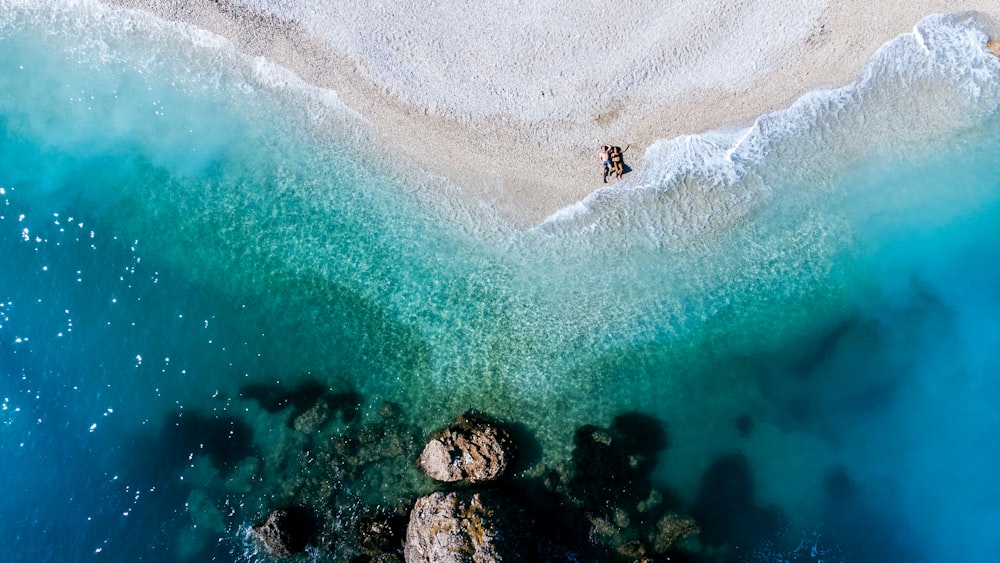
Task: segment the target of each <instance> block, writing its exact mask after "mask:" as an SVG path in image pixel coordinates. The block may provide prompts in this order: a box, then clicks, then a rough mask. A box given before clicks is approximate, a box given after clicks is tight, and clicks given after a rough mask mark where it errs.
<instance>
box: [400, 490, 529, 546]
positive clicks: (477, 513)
mask: <svg viewBox="0 0 1000 563" xmlns="http://www.w3.org/2000/svg"><path fill="white" fill-rule="evenodd" d="M519 520H520V516H519V515H517V514H516V513H515V511H514V510H513V509H512V508H511V507H510V505H509V504H508V503H507V502H506V501H504V499H503V498H501V497H497V496H491V495H489V494H488V493H479V492H471V491H460V492H453V493H442V492H437V493H432V494H430V495H428V496H425V497H421V498H419V499H417V502H416V503H415V504H414V506H413V510H412V511H411V512H410V522H409V525H408V526H407V529H406V548H405V551H404V555H405V557H406V561H407V563H452V562H454V563H458V562H462V563H467V562H470V561H474V562H476V563H492V562H498V561H514V560H516V559H517V558H518V556H519V553H520V550H519V549H518V542H519V541H520V535H519V534H518V533H517V532H516V531H515V529H514V526H515V523H516V522H519Z"/></svg>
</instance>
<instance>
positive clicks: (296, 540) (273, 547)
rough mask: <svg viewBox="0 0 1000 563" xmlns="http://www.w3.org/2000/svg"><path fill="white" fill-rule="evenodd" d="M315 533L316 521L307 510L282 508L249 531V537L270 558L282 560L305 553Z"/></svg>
mask: <svg viewBox="0 0 1000 563" xmlns="http://www.w3.org/2000/svg"><path fill="white" fill-rule="evenodd" d="M315 532H316V521H315V518H314V517H313V515H312V514H310V513H309V511H308V510H307V509H304V508H299V507H291V508H282V509H278V510H275V511H273V512H271V514H270V516H268V517H267V520H265V521H264V523H263V524H260V525H259V526H254V527H253V528H251V530H250V535H251V536H252V537H253V538H254V539H255V540H256V541H257V542H258V543H259V544H261V546H262V547H263V548H264V550H265V551H267V552H268V554H269V555H271V556H272V557H277V558H284V557H290V556H292V555H293V554H296V553H300V552H302V551H305V549H306V545H307V544H308V543H309V541H310V540H311V539H312V537H313V535H315Z"/></svg>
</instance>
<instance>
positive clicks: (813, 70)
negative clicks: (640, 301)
mask: <svg viewBox="0 0 1000 563" xmlns="http://www.w3.org/2000/svg"><path fill="white" fill-rule="evenodd" d="M103 1H104V2H106V3H107V4H110V5H115V6H126V7H132V8H140V9H143V10H147V11H150V12H153V13H155V14H157V15H159V16H161V17H165V18H167V19H172V20H179V21H185V22H188V23H192V24H194V25H197V26H199V27H202V28H204V29H207V30H209V31H212V32H214V33H217V34H219V35H222V36H224V37H226V38H228V39H230V40H231V41H232V42H233V43H234V44H235V45H236V46H237V48H239V49H240V50H242V51H244V52H246V53H248V54H251V55H255V56H264V57H266V58H268V59H270V60H272V61H274V62H276V63H278V64H280V65H282V66H285V67H288V68H290V69H291V70H292V71H293V72H295V73H296V74H297V75H299V76H300V77H302V78H303V79H304V80H306V81H307V82H310V83H313V84H316V85H318V86H321V87H324V88H330V89H333V90H335V91H336V92H337V94H338V96H339V97H340V99H341V100H343V101H344V102H345V103H346V104H347V105H348V106H350V107H351V108H353V109H354V110H356V111H358V112H359V113H361V114H362V115H364V116H365V117H366V118H367V119H369V120H370V121H371V122H373V123H374V125H375V127H376V128H377V130H378V134H379V135H380V136H381V137H382V139H383V140H384V142H385V144H386V145H387V146H388V147H390V148H391V149H393V150H396V151H399V152H401V153H403V154H406V155H409V157H411V158H412V159H413V160H414V161H415V162H416V163H417V164H418V165H420V166H421V167H423V168H425V169H426V170H428V171H431V172H432V173H436V174H440V175H443V176H445V177H447V178H450V179H451V180H452V181H453V182H454V183H456V184H457V185H458V186H460V188H461V191H460V193H461V194H462V195H461V196H460V197H468V198H470V199H471V200H472V203H473V204H478V203H480V202H485V203H486V204H488V205H490V206H491V207H493V209H495V210H496V212H497V213H499V214H500V215H501V216H503V217H505V218H507V219H508V220H510V221H511V222H512V223H513V224H514V225H516V226H520V227H526V226H530V225H533V224H536V223H538V222H540V221H541V220H543V219H544V218H545V217H547V216H548V215H550V214H551V213H553V212H555V211H556V210H558V209H560V208H562V207H564V206H567V205H569V204H572V203H573V202H575V201H578V200H580V199H582V198H584V197H585V196H587V195H588V194H589V193H590V192H592V191H593V190H595V189H598V188H599V187H601V186H602V185H603V184H602V183H601V179H600V168H599V163H598V160H597V151H598V146H599V145H600V144H602V143H611V144H618V145H622V146H624V145H626V144H631V145H632V149H631V150H630V151H629V153H628V154H626V157H627V158H626V161H627V162H628V164H629V165H630V166H632V167H633V168H638V167H641V166H642V156H643V151H644V149H645V148H646V146H648V145H649V144H651V143H652V142H653V141H655V140H657V139H661V138H669V137H675V136H677V135H682V134H688V133H698V132H702V131H706V130H710V129H716V128H719V127H724V126H728V125H747V124H749V123H751V122H752V121H753V119H754V118H756V117H757V116H759V115H761V114H764V113H767V112H770V111H774V110H777V109H781V108H784V107H787V106H788V105H790V104H791V103H792V102H793V101H794V100H795V99H797V98H798V97H799V96H801V95H802V94H804V93H805V92H807V91H809V90H811V89H814V88H817V87H824V86H825V87H837V86H843V85H845V84H847V83H849V82H851V81H852V80H853V79H854V78H855V77H856V76H857V75H858V73H859V72H860V70H861V68H862V67H863V65H864V64H865V62H866V61H867V60H868V58H869V57H870V56H871V55H872V54H873V53H874V52H875V51H876V50H877V49H878V48H879V47H880V46H881V45H882V44H884V43H885V42H886V41H888V40H890V39H892V38H893V37H895V36H897V35H899V34H901V33H905V32H908V31H910V30H911V29H912V27H913V25H914V24H915V23H916V22H917V21H918V20H919V19H921V18H922V17H924V16H926V15H928V14H931V13H934V12H951V11H958V10H967V9H969V10H976V11H979V12H982V15H981V19H982V21H984V22H985V23H986V24H987V26H988V28H989V29H990V31H992V32H994V33H993V34H992V35H993V36H994V37H995V36H996V35H997V33H995V32H996V31H997V30H1000V27H998V25H997V24H998V21H1000V3H998V2H997V0H970V1H967V2H961V3H958V2H948V1H944V0H907V1H903V0H875V1H871V2H861V1H857V0H856V1H853V2H852V1H847V0H795V1H792V0H693V1H692V0H636V1H632V2H629V1H624V2H619V3H616V4H607V3H597V2H569V1H566V0H531V1H528V0H494V1H492V2H462V1H457V0H436V1H435V0H429V1H427V2H398V3H397V2H386V1H385V0H355V1H353V2H350V3H340V2H321V1H320V0H283V1H281V2H277V1H275V0H247V1H242V2H241V1H238V0H229V1H227V0H222V1H221V2H214V1H212V0H103ZM276 4H277V5H280V6H281V8H280V13H278V12H277V11H275V9H273V8H271V7H269V5H276ZM612 5H613V6H614V10H613V13H611V12H609V10H607V9H606V6H612ZM627 179H628V176H626V180H627Z"/></svg>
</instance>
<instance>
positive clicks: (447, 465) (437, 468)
mask: <svg viewBox="0 0 1000 563" xmlns="http://www.w3.org/2000/svg"><path fill="white" fill-rule="evenodd" d="M515 454H516V447H515V446H514V441H513V440H512V439H511V437H510V434H509V433H507V431H506V430H504V429H503V428H500V427H499V426H497V425H495V424H492V423H490V422H487V421H485V420H481V419H479V418H476V417H474V416H471V415H468V414H466V415H462V416H459V417H458V418H456V419H455V422H454V423H453V424H452V425H451V426H449V427H448V428H445V429H443V430H439V431H437V432H435V433H434V434H433V435H431V438H430V441H429V442H427V445H426V446H425V447H424V451H423V453H421V454H420V459H419V460H418V462H417V465H419V466H420V469H421V470H423V472H424V473H426V474H427V475H428V476H429V477H430V478H432V479H436V480H438V481H445V482H449V483H450V482H455V481H468V482H470V483H476V482H483V481H492V480H494V479H496V478H498V477H500V476H501V475H503V473H504V472H505V471H507V469H508V468H509V467H510V466H511V465H513V463H514V456H515Z"/></svg>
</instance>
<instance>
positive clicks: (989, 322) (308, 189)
mask: <svg viewBox="0 0 1000 563" xmlns="http://www.w3.org/2000/svg"><path fill="white" fill-rule="evenodd" d="M0 8H2V10H0V14H2V15H0V45H2V46H0V52H3V53H4V55H3V56H2V57H0V127H2V129H3V131H4V133H5V134H4V136H3V138H2V141H0V189H2V193H0V202H2V204H3V207H2V208H0V260H2V264H3V267H2V268H0V376H2V380H0V381H2V387H0V400H2V401H3V404H2V411H0V420H2V421H3V427H2V431H0V451H2V453H3V456H4V459H5V460H6V463H5V468H6V471H7V474H8V475H9V477H8V478H7V479H4V480H3V482H2V484H0V493H2V494H3V496H4V497H5V498H8V499H13V500H12V502H6V503H4V506H3V508H0V516H2V517H0V538H3V539H4V540H5V541H4V544H5V545H6V546H8V547H7V550H8V553H10V555H9V557H10V558H11V559H12V560H24V561H28V560H32V561H47V560H53V561H54V560H60V561H62V560H83V559H91V558H98V557H107V558H110V559H112V560H128V559H132V560H140V559H142V560H157V561H160V560H163V561H168V560H178V559H185V558H186V559H188V560H209V559H215V560H236V561H248V560H259V559H260V558H261V555H260V554H259V553H257V552H256V550H255V549H254V547H253V545H252V544H251V543H248V542H247V541H246V540H245V538H244V531H245V529H246V526H247V525H248V524H251V523H253V522H255V521H259V520H260V519H261V518H262V517H263V516H264V515H266V513H267V511H268V510H270V509H272V508H275V507H277V506H280V505H282V504H284V503H288V502H292V501H296V502H303V499H305V500H307V501H308V500H309V499H310V498H313V499H316V498H323V499H326V500H330V499H333V500H335V501H336V503H334V504H335V505H336V506H334V507H332V508H330V507H327V512H326V515H327V516H328V517H329V520H330V521H331V522H332V523H331V524H330V526H331V528H332V529H333V530H335V531H336V533H341V532H343V530H344V529H346V528H347V527H349V524H350V522H351V521H352V518H353V514H354V513H355V512H357V511H358V510H361V508H360V507H362V506H366V505H371V504H392V503H394V502H396V501H397V500H400V499H403V500H406V499H408V498H410V497H411V496H412V495H414V494H419V493H421V492H426V491H427V490H429V487H431V485H430V484H429V483H427V482H426V480H424V479H422V478H421V477H420V476H419V475H418V474H417V473H416V470H415V468H414V467H413V465H412V459H410V458H408V457H406V455H402V454H407V455H408V454H409V453H410V452H411V450H412V447H413V444H416V443H419V441H420V440H422V439H423V436H425V435H426V434H427V433H429V432H430V431H431V430H433V429H435V428H436V427H439V426H441V425H443V424H445V423H447V421H449V420H450V419H451V418H453V417H454V416H455V415H456V414H458V413H461V412H463V411H465V410H467V409H470V408H471V409H478V410H480V411H483V412H485V413H488V414H491V415H493V416H496V417H499V418H501V419H503V420H505V421H507V422H509V423H517V424H519V425H521V426H520V427H521V428H522V429H523V431H524V433H525V434H526V435H527V434H530V435H531V436H533V438H534V440H535V441H537V447H538V452H537V455H536V456H535V457H534V459H532V460H531V462H532V463H531V466H530V467H526V468H524V475H525V476H526V477H530V476H533V475H536V474H537V473H538V472H540V471H542V470H543V468H545V467H551V466H555V465H557V464H559V463H565V462H566V461H567V460H569V459H570V457H571V456H572V455H573V450H574V436H575V432H576V429H577V428H579V427H581V426H583V425H586V424H594V425H597V426H601V427H606V426H608V425H609V424H611V423H612V420H613V419H614V418H615V417H616V416H617V415H619V414H621V413H623V412H640V413H644V414H648V415H651V416H653V417H655V419H656V420H658V421H660V423H662V429H663V433H664V436H665V441H664V444H665V449H664V450H663V451H662V452H660V453H659V455H658V460H659V463H658V464H656V465H655V470H653V471H652V473H651V477H652V479H653V481H654V482H655V483H656V484H657V486H659V487H662V488H663V489H664V490H669V491H671V492H672V493H673V495H674V496H676V499H675V500H674V501H672V502H675V503H676V508H677V509H678V510H682V511H684V512H688V513H692V514H694V515H695V517H696V518H699V519H700V520H702V525H703V538H702V542H703V544H704V545H706V546H709V547H713V546H715V547H716V551H715V553H716V554H717V555H718V554H719V553H722V554H723V555H719V557H721V558H723V559H726V558H728V559H737V560H763V561H777V560H806V559H815V558H816V557H825V558H826V559H827V560H849V561H866V560H871V561H885V560H914V561H918V560H926V561H939V560H966V561H971V560H981V559H984V558H985V557H986V554H988V553H993V552H995V548H996V547H997V540H996V539H995V534H993V533H992V530H993V529H994V527H995V524H996V520H997V518H998V516H997V514H996V509H995V508H994V507H995V506H996V504H997V502H996V500H997V499H996V497H997V496H998V493H1000V491H998V490H997V487H996V486H995V485H994V480H993V479H992V475H991V472H990V469H991V468H992V466H993V465H994V462H995V461H996V458H997V454H995V453H993V452H992V451H991V447H990V444H991V443H992V441H991V438H992V435H993V434H994V432H995V430H996V428H997V426H998V425H1000V416H998V415H997V414H996V412H995V409H993V408H992V406H991V405H992V404H993V403H994V402H995V397H996V395H997V392H998V390H1000V389H998V384H997V383H996V378H995V375H994V374H995V373H996V367H997V360H996V359H995V358H994V357H993V355H992V354H991V353H990V352H991V350H993V349H994V348H995V347H996V344H997V340H998V339H1000V331H997V330H996V329H995V327H994V324H995V323H994V318H995V317H996V313H997V311H998V309H1000V298H998V296H997V294H996V291H995V288H996V287H997V286H998V283H997V282H998V281H1000V267H998V266H996V265H995V263H996V262H997V261H996V259H995V258H996V256H997V251H998V245H1000V243H998V242H997V241H1000V237H998V236H997V234H998V233H997V230H998V229H1000V227H998V225H1000V221H998V219H1000V198H998V188H1000V175H998V171H1000V158H998V157H997V155H998V154H1000V134H998V133H997V132H998V131H1000V111H998V108H1000V93H998V92H1000V87H998V86H1000V78H998V77H1000V60H996V59H995V58H990V56H989V55H987V54H985V51H983V50H982V49H978V50H977V48H978V47H979V46H981V43H982V41H984V40H985V36H984V35H983V34H982V33H981V32H979V31H978V30H977V28H976V26H975V24H974V22H969V21H967V20H966V19H965V18H963V17H951V18H930V19H928V20H925V22H923V23H922V24H921V26H922V27H921V28H920V29H921V35H920V36H919V39H918V38H917V36H909V37H904V38H901V39H900V40H897V41H896V42H893V43H891V44H890V45H887V46H886V47H885V48H884V49H883V50H882V51H881V52H880V53H879V54H877V55H876V57H875V58H874V59H873V61H872V62H871V63H870V65H869V66H868V68H867V69H866V71H865V73H864V75H863V77H862V78H861V79H860V80H859V82H858V83H856V84H855V85H852V86H851V87H848V88H845V89H841V90H837V91H829V92H816V93H812V94H810V95H808V96H806V97H805V98H803V100H801V101H800V102H798V103H797V104H796V105H795V106H793V107H792V108H790V109H789V110H786V111H783V112H778V113H776V114H773V115H769V116H764V117H762V118H761V119H760V120H758V122H757V123H756V124H755V126H754V127H752V128H750V129H747V130H742V131H723V132H717V133H713V134H710V135H706V136H701V137H689V138H681V139H674V140H665V141H662V142H661V143H660V144H658V145H657V146H655V147H653V148H652V149H651V150H650V153H649V154H648V155H647V158H646V161H647V162H649V163H650V164H649V167H648V169H647V170H643V171H641V172H639V173H636V178H634V179H633V180H631V181H629V182H627V183H625V184H624V185H623V187H621V188H615V189H611V190H604V191H601V192H598V193H597V194H595V195H594V196H592V197H591V198H589V199H588V200H587V201H586V202H584V203H582V204H580V205H578V206H575V207H574V208H571V209H568V210H566V211H564V212H563V213H560V214H559V215H558V216H556V217H554V218H552V219H551V220H550V221H548V222H546V223H545V224H543V225H541V226H539V227H537V228H536V229H533V230H531V231H528V232H525V233H516V234H509V233H508V232H506V231H503V230H497V231H496V232H494V231H492V230H490V229H493V223H490V222H485V221H484V223H483V224H486V225H490V226H489V227H486V228H484V230H481V231H479V232H476V230H475V225H476V223H475V219H476V217H478V215H477V213H478V212H477V211H476V210H470V209H462V210H458V211H459V212H457V213H449V214H446V215H445V216H442V212H441V209H442V207H441V202H440V201H436V200H434V196H433V193H432V192H434V188H435V186H434V182H435V181H434V180H433V179H429V178H426V177H423V176H420V175H406V174H404V173H403V172H402V171H401V170H402V168H401V167H400V166H398V165H397V163H394V162H390V161H386V160H385V155H382V154H380V153H378V152H376V150H375V149H374V148H371V147H368V146H367V145H366V143H368V142H369V141H368V139H369V137H368V135H369V132H368V131H367V126H366V125H365V123H364V121H363V120H362V119H361V118H360V117H359V116H357V115H354V114H353V113H351V112H350V111H349V110H347V109H346V108H343V107H342V106H341V105H340V104H339V102H338V101H337V100H336V97H335V96H334V95H332V94H331V93H329V92H322V91H317V90H315V89H311V88H309V87H307V86H305V85H302V84H300V83H298V82H297V81H296V80H295V79H294V77H291V76H289V75H287V73H284V72H283V71H282V70H281V69H278V68H275V67H272V66H270V65H268V64H267V63H265V62H262V61H259V60H249V59H245V58H242V57H240V56H238V55H237V54H235V53H234V52H233V51H232V50H231V49H230V47H229V46H228V45H227V44H226V43H225V42H223V41H221V40H219V39H217V38H215V37H212V36H210V35H208V34H205V33H203V32H199V31H197V30H192V29H189V28H185V27H181V26H176V25H173V24H166V23H162V22H159V21H157V20H155V19H152V18H149V17H146V16H143V15H141V14H135V13H122V12H115V11H110V10H107V9H105V8H101V7H99V6H98V5H96V4H92V3H90V2H81V3H79V4H74V5H72V6H69V7H36V6H31V5H27V6H26V5H25V4H23V3H20V2H0ZM904 93H905V95H903V94H904ZM456 217H458V218H456ZM317 382H318V383H319V385H320V388H324V389H326V391H325V393H327V395H326V399H327V400H328V401H329V403H330V406H331V408H332V409H333V414H332V416H331V417H330V422H328V423H326V426H324V427H323V429H322V431H321V432H320V433H319V434H318V435H317V436H312V437H309V436H306V435H305V434H304V433H303V432H300V431H299V430H296V429H295V428H293V418H294V419H295V420H296V421H297V422H294V424H305V423H304V422H303V421H302V420H299V419H297V418H295V417H294V416H289V412H291V413H293V414H301V410H299V407H298V406H297V405H296V404H295V401H296V398H295V397H297V396H299V395H309V394H310V393H312V392H313V390H314V389H313V387H310V385H312V384H314V383H317ZM274 389H278V390H279V391H274V392H275V393H278V395H280V396H281V397H283V398H284V400H286V402H287V401H290V403H287V404H291V406H286V404H285V403H283V404H282V405H279V406H274V408H269V406H268V400H270V399H269V398H273V397H274V395H271V393H272V391H273V390H274ZM296 389H298V390H299V395H295V390H296ZM289 394H290V395H289ZM385 401H392V402H395V403H398V405H399V412H398V413H396V414H394V415H393V417H394V418H395V419H396V422H394V424H396V423H398V424H400V425H401V426H402V427H404V428H407V429H408V430H406V431H401V432H400V435H407V432H409V434H408V435H409V436H410V438H412V440H411V441H409V442H408V441H407V439H405V438H401V440H402V442H401V443H395V442H393V443H392V444H390V443H389V440H385V441H384V442H385V443H383V444H381V445H376V446H372V448H371V450H365V449H364V448H362V450H363V452H362V453H361V454H358V453H357V452H355V453H354V454H352V455H354V456H355V457H359V456H370V457H371V458H372V459H374V461H371V463H370V464H369V465H366V466H365V468H364V469H363V470H360V471H355V472H351V471H350V470H349V469H348V468H346V467H347V466H346V465H344V464H342V463H340V462H338V461H337V460H336V459H335V458H336V455H347V454H343V452H342V451H341V450H337V449H336V448H334V449H333V450H332V451H336V455H334V454H331V453H329V452H328V451H327V450H326V449H325V448H326V446H325V445H328V444H329V443H331V441H330V440H329V437H331V436H334V437H335V436H338V435H339V434H340V433H342V432H350V431H353V430H352V429H357V428H362V427H363V428H375V425H376V423H377V421H379V420H381V417H383V416H384V413H383V411H384V408H383V407H382V405H383V402H385ZM366 425H371V426H366ZM379 428H381V427H379ZM638 428H640V429H643V430H644V431H645V430H648V428H645V427H642V426H641V425H639V426H638ZM316 452H320V453H316ZM326 455H329V456H333V457H324V456H326ZM331 460H332V461H331ZM322 464H329V467H330V468H331V469H330V471H329V476H328V477H323V478H318V477H317V475H319V474H322V475H327V474H326V473H323V472H322V471H318V470H316V469H315V467H317V466H319V465H322ZM769 507H774V508H775V510H768V509H769ZM778 511H780V515H781V516H780V518H772V516H769V515H773V514H776V513H778ZM747 514H751V515H752V517H747V516H746V515H747ZM734 515H740V517H736V516H734ZM772 520H773V521H772ZM747 522H749V523H747ZM718 546H728V547H718ZM339 549H341V551H337V556H339V557H346V556H347V555H349V554H350V553H347V552H345V551H344V550H345V549H347V548H339ZM693 549H695V548H693ZM725 549H729V550H730V551H725ZM334 551H336V549H335V550H334ZM707 552H711V549H709V550H708V551H707ZM323 553H326V552H320V553H319V554H318V555H314V557H316V558H320V559H322V558H323V557H325V556H324V555H323ZM701 553H702V554H703V555H704V553H706V551H702V552H701ZM327 555H329V554H328V553H327Z"/></svg>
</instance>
